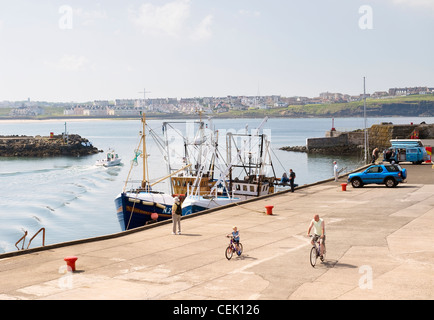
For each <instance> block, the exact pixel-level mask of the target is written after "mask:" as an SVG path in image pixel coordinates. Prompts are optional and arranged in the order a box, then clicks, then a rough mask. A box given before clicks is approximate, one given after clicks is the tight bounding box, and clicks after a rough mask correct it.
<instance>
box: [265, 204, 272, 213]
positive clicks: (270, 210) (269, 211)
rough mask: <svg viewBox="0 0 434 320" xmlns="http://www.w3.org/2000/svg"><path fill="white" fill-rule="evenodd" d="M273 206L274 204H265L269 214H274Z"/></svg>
mask: <svg viewBox="0 0 434 320" xmlns="http://www.w3.org/2000/svg"><path fill="white" fill-rule="evenodd" d="M273 208H274V206H265V209H267V214H268V215H272V214H273Z"/></svg>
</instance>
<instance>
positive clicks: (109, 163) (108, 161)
mask: <svg viewBox="0 0 434 320" xmlns="http://www.w3.org/2000/svg"><path fill="white" fill-rule="evenodd" d="M121 161H122V159H121V158H120V157H119V155H118V154H117V153H116V152H115V151H114V150H112V149H110V150H109V151H108V152H107V154H106V157H105V158H104V159H101V160H98V161H96V163H95V164H96V165H97V166H104V167H113V166H118V165H120V164H121Z"/></svg>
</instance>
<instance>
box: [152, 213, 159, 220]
mask: <svg viewBox="0 0 434 320" xmlns="http://www.w3.org/2000/svg"><path fill="white" fill-rule="evenodd" d="M151 219H152V220H154V221H156V220H157V219H158V213H155V212H154V213H152V214H151Z"/></svg>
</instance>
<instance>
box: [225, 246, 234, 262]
mask: <svg viewBox="0 0 434 320" xmlns="http://www.w3.org/2000/svg"><path fill="white" fill-rule="evenodd" d="M232 254H233V252H232V247H231V246H228V247H227V248H226V251H225V256H226V259H228V260H231V258H232Z"/></svg>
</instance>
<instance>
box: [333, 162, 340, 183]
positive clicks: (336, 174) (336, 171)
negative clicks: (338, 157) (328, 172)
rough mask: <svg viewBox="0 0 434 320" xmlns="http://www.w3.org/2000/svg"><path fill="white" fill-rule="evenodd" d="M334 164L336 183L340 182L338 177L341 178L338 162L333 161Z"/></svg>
mask: <svg viewBox="0 0 434 320" xmlns="http://www.w3.org/2000/svg"><path fill="white" fill-rule="evenodd" d="M333 164H334V167H333V174H334V176H335V181H338V177H339V170H338V163H337V162H336V161H333Z"/></svg>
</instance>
